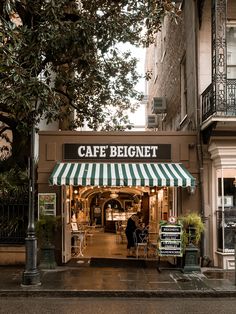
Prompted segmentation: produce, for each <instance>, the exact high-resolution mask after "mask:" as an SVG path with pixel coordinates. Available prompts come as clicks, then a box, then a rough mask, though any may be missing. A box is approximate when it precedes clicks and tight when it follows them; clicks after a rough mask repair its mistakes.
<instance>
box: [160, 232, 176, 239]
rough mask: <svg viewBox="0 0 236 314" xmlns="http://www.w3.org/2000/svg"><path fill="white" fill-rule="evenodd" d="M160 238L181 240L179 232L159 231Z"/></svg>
mask: <svg viewBox="0 0 236 314" xmlns="http://www.w3.org/2000/svg"><path fill="white" fill-rule="evenodd" d="M160 239H161V240H181V234H180V233H173V234H171V233H161V234H160Z"/></svg>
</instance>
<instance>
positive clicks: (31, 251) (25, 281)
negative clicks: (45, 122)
mask: <svg viewBox="0 0 236 314" xmlns="http://www.w3.org/2000/svg"><path fill="white" fill-rule="evenodd" d="M34 147H35V128H34V126H32V129H31V135H30V158H29V212H28V229H27V237H26V239H25V250H26V264H25V270H24V272H23V276H22V285H23V286H29V285H40V284H41V283H40V273H39V271H38V269H37V239H36V237H35V224H34V203H35V197H34V193H35V189H34V185H35V161H34Z"/></svg>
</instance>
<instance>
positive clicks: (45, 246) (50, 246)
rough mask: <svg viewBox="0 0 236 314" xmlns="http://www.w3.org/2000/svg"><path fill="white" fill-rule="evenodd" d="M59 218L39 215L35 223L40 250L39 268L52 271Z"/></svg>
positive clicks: (54, 264) (54, 265)
mask: <svg viewBox="0 0 236 314" xmlns="http://www.w3.org/2000/svg"><path fill="white" fill-rule="evenodd" d="M60 222H61V218H60V217H59V216H53V215H40V217H39V219H38V221H37V222H36V227H35V230H36V235H37V239H38V244H39V248H40V258H39V260H40V267H41V268H46V269H54V268H55V267H56V261H55V233H56V231H57V229H58V227H59V226H60Z"/></svg>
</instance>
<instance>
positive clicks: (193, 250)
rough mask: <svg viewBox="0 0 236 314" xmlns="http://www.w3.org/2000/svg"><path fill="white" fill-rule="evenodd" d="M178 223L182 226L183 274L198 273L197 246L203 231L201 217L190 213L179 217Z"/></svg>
mask: <svg viewBox="0 0 236 314" xmlns="http://www.w3.org/2000/svg"><path fill="white" fill-rule="evenodd" d="M180 222H181V224H182V226H183V234H182V243H183V250H184V272H192V271H200V266H199V248H198V244H199V241H200V239H201V234H202V233H203V231H204V224H203V221H202V219H201V216H200V215H199V214H197V213H194V212H192V213H189V214H187V215H185V216H182V217H180Z"/></svg>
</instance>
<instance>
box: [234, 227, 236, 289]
mask: <svg viewBox="0 0 236 314" xmlns="http://www.w3.org/2000/svg"><path fill="white" fill-rule="evenodd" d="M234 276H235V277H234V278H235V279H234V284H235V286H236V230H235V233H234Z"/></svg>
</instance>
